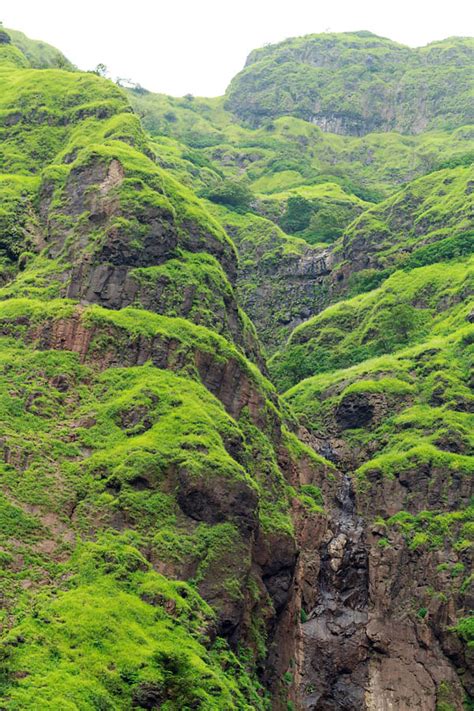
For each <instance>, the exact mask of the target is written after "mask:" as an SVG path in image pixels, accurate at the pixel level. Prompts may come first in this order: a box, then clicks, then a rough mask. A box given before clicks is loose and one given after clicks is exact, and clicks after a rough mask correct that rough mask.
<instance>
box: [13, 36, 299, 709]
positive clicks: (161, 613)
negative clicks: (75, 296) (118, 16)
mask: <svg viewBox="0 0 474 711" xmlns="http://www.w3.org/2000/svg"><path fill="white" fill-rule="evenodd" d="M3 48H4V51H3V57H4V62H3V63H2V65H1V70H0V81H1V82H2V92H1V97H2V98H1V102H2V114H1V115H2V121H1V126H0V130H1V136H2V154H1V163H0V165H1V170H2V171H3V172H2V176H1V180H0V187H1V189H2V197H3V199H2V212H1V214H0V219H1V227H2V230H1V240H2V242H1V248H2V281H3V284H4V288H3V290H2V294H1V298H2V304H1V305H2V314H3V321H2V330H3V333H4V334H6V338H4V339H3V340H2V349H1V370H2V378H1V384H2V404H1V409H2V432H3V433H4V435H5V436H4V447H5V464H4V465H3V466H2V472H1V477H2V486H3V495H2V501H1V510H2V515H1V522H2V528H1V534H2V563H3V566H4V571H5V574H4V576H3V578H2V594H3V596H4V601H5V605H4V613H3V620H2V622H3V624H4V632H5V633H6V639H5V650H6V651H5V655H4V658H3V666H2V674H1V676H0V679H1V685H2V697H3V702H2V703H3V704H4V705H5V707H6V708H12V709H13V708H28V707H33V706H34V707H35V708H49V707H51V706H54V707H61V708H71V709H72V708H84V709H86V708H98V707H101V708H102V707H107V708H129V707H130V706H131V704H132V702H133V703H135V704H136V705H138V706H142V707H149V704H150V703H153V704H160V706H161V707H162V708H166V709H176V711H177V710H178V709H182V708H186V707H193V708H202V709H211V708H216V709H217V708H223V707H225V708H235V709H247V708H248V709H250V708H255V707H258V708H266V705H267V701H266V700H265V697H264V694H263V692H262V690H261V689H260V686H259V684H258V682H257V681H256V679H255V674H254V669H255V666H254V665H255V659H256V657H258V658H263V657H264V655H265V630H264V628H265V622H264V618H263V615H267V614H268V613H269V611H270V610H271V606H272V603H271V600H270V599H269V598H268V596H267V598H266V602H264V603H262V605H261V606H260V607H258V606H257V608H256V609H255V615H254V616H253V617H252V619H251V620H249V625H251V626H252V630H253V631H251V632H249V633H248V641H249V644H250V646H251V651H245V650H244V649H242V650H241V654H240V660H237V658H236V657H235V656H234V655H233V654H232V653H231V652H230V651H229V649H228V647H227V645H226V643H225V642H224V641H222V640H219V639H218V640H217V641H215V639H214V638H215V628H216V624H217V622H216V618H217V616H218V613H219V610H217V612H216V609H214V610H211V608H209V606H208V605H206V603H205V602H204V600H203V599H202V598H201V597H200V595H199V592H198V590H200V589H201V586H202V585H204V586H206V585H207V589H209V585H210V584H212V581H213V580H214V579H215V577H216V574H217V572H216V571H219V576H218V577H219V579H220V583H219V586H218V588H217V589H216V591H214V592H213V593H212V595H213V597H214V598H215V600H214V608H216V607H217V608H219V604H220V601H224V602H223V604H224V605H225V604H228V605H230V606H232V605H233V604H238V603H239V601H240V600H241V599H242V595H244V594H250V595H253V596H254V597H253V599H254V600H257V599H259V597H260V596H261V595H262V594H263V590H262V589H261V588H259V587H258V583H257V582H256V581H255V580H254V579H253V577H252V575H251V574H250V558H249V549H248V541H246V540H244V538H243V533H242V531H241V530H240V528H239V525H238V522H237V521H234V520H233V519H232V518H229V516H227V519H226V517H225V515H224V516H223V518H221V520H222V522H221V523H214V522H211V523H205V522H202V523H200V524H197V523H195V522H194V521H193V520H191V519H190V518H189V517H187V516H185V515H184V514H183V512H182V510H181V508H180V506H179V505H178V502H177V496H178V492H179V486H178V483H179V482H178V481H177V480H176V477H177V476H178V475H181V474H182V475H183V476H184V477H185V480H186V481H188V480H189V481H194V480H196V481H197V480H202V482H203V484H204V485H205V486H208V483H207V482H208V479H209V477H210V476H211V477H214V476H215V478H216V481H218V482H220V485H221V486H223V487H224V488H226V487H227V489H228V491H229V492H231V491H233V487H234V488H235V487H236V490H240V489H239V487H240V488H243V489H244V490H245V491H247V492H249V493H248V495H249V496H250V495H252V496H257V497H259V493H258V492H259V491H261V492H262V499H261V502H260V506H259V515H260V519H261V525H262V532H264V531H272V532H273V533H274V534H276V535H280V536H283V537H287V538H288V537H289V538H291V536H292V523H291V520H290V517H289V506H290V502H291V498H292V497H293V496H297V495H298V494H297V492H296V491H295V490H291V491H290V489H289V488H288V487H287V485H286V483H285V481H284V479H283V477H282V473H281V471H280V469H279V467H278V465H277V460H276V451H275V449H274V447H273V444H272V437H273V432H274V427H275V423H279V422H281V420H280V415H279V414H278V412H277V410H276V408H275V403H276V397H275V393H274V390H273V387H272V386H271V385H270V384H269V383H268V382H267V381H265V379H264V378H263V376H262V375H261V374H260V372H259V371H258V369H257V368H256V366H255V365H254V364H253V363H251V362H250V361H248V360H247V359H246V358H245V356H244V355H243V354H242V351H241V350H240V349H239V348H236V347H235V345H234V344H233V343H231V342H229V341H227V340H225V339H224V338H223V337H222V336H219V335H218V334H216V333H215V332H214V331H213V330H209V329H206V328H205V327H203V326H196V325H195V324H194V323H193V322H192V321H186V320H184V319H182V318H176V317H175V314H174V304H173V302H172V301H171V302H170V303H169V304H168V306H167V314H163V315H158V314H154V313H151V312H147V311H145V310H143V309H138V308H136V309H124V310H121V311H111V310H106V309H102V308H100V307H98V306H91V307H90V308H89V309H87V310H86V311H83V310H80V311H79V312H78V313H80V314H81V318H82V319H83V328H84V329H85V330H86V331H87V329H95V330H96V331H97V330H98V329H100V333H101V336H100V337H98V338H97V340H96V341H94V343H93V344H92V354H91V359H90V360H91V362H92V363H96V361H97V359H98V362H99V363H100V359H101V357H102V356H104V355H106V354H107V353H108V352H109V351H110V348H111V347H113V348H115V349H116V351H117V356H118V357H124V358H125V360H126V358H127V354H128V353H129V349H131V348H133V347H135V348H137V347H138V345H137V344H139V343H143V342H144V340H146V339H150V342H151V341H153V342H154V343H160V344H163V347H164V348H170V349H171V352H172V353H174V357H175V365H172V366H171V367H173V368H174V369H176V370H178V371H179V372H178V373H176V374H174V373H172V372H168V371H163V370H161V369H160V368H158V367H156V366H154V365H151V364H150V365H148V366H146V367H140V368H136V369H134V368H124V369H120V368H117V367H112V368H109V369H108V368H105V370H103V372H98V370H97V367H96V365H95V366H94V365H93V366H90V365H88V366H85V365H82V364H81V363H80V362H79V359H78V357H77V355H76V354H74V353H70V352H68V351H64V352H62V351H54V350H48V349H46V350H36V349H35V345H36V344H35V342H34V340H33V342H32V335H31V334H32V333H35V332H37V329H38V328H39V329H41V328H43V327H45V328H46V330H47V329H48V328H49V327H50V326H52V325H53V324H54V323H55V322H57V321H58V320H61V319H62V322H64V323H67V322H68V319H71V318H74V311H75V307H74V303H73V302H71V301H70V300H67V299H64V298H62V294H63V283H64V279H65V278H66V279H67V278H68V274H69V273H70V271H69V270H70V262H71V260H75V259H77V258H78V256H81V255H86V257H87V259H89V260H90V259H91V258H92V259H93V258H94V255H95V254H100V247H101V245H102V244H104V240H106V239H107V235H108V233H107V232H106V231H104V229H103V228H101V227H100V224H99V228H98V229H91V228H90V226H88V214H81V215H80V216H79V219H78V216H77V214H75V213H74V211H73V205H74V203H73V199H75V197H74V196H75V195H77V190H78V188H80V183H76V184H75V185H76V187H75V188H74V189H73V192H72V193H71V192H70V191H69V192H68V190H69V187H68V186H69V185H70V184H71V181H73V180H75V179H76V176H81V175H83V174H84V171H85V174H87V175H92V176H93V175H94V170H96V171H98V175H99V176H103V172H102V166H104V165H105V166H106V167H107V166H109V167H110V165H111V163H112V162H113V161H117V162H118V163H119V164H120V166H121V167H122V169H123V170H124V172H125V179H124V180H123V182H122V183H121V184H120V186H119V187H118V188H117V189H116V190H115V192H114V200H115V202H113V205H117V204H118V205H120V209H121V216H120V218H119V219H118V220H117V221H116V222H115V223H114V224H113V225H112V228H113V230H115V231H114V232H113V234H119V235H120V236H121V237H120V238H121V239H122V240H123V242H124V243H125V244H127V243H128V245H129V249H130V250H131V253H132V255H133V254H134V253H136V254H137V255H139V254H140V249H141V243H140V240H141V239H142V238H143V239H144V238H145V237H146V234H145V232H146V230H144V225H143V224H142V222H143V217H142V216H143V215H145V214H148V213H147V211H148V210H153V211H154V212H153V215H154V217H155V219H156V217H157V216H158V217H159V219H163V224H165V225H168V224H170V223H171V224H172V225H174V228H175V229H176V230H177V231H178V233H179V235H182V239H183V240H184V239H186V236H187V235H188V234H192V237H193V249H196V244H198V245H199V244H200V245H201V257H200V258H199V249H198V251H197V252H193V253H192V254H188V255H187V256H186V252H180V250H179V249H178V250H177V251H176V252H175V253H174V254H173V255H171V259H169V260H168V261H167V262H166V263H165V264H163V265H161V266H159V267H156V269H157V270H158V271H159V272H160V274H158V275H157V274H155V273H154V272H153V273H152V271H150V269H151V270H152V269H155V267H153V268H143V269H140V268H139V269H137V278H138V279H139V280H142V281H143V282H144V283H145V284H150V288H153V284H154V279H155V278H157V277H158V276H163V275H164V276H165V277H166V278H167V279H168V282H169V284H170V287H171V286H172V287H173V288H174V289H176V290H180V289H182V284H183V283H186V282H188V283H189V280H190V279H191V278H192V279H193V280H194V283H195V285H196V286H197V287H199V288H202V292H201V294H209V295H211V296H215V291H216V290H219V289H222V292H223V295H224V296H225V298H227V297H228V296H229V294H231V292H232V288H231V286H230V283H229V281H228V277H227V276H226V275H225V273H224V271H223V269H222V267H221V266H220V264H219V262H218V260H217V259H216V257H213V256H212V255H211V254H209V253H207V250H208V249H209V250H210V251H211V252H212V251H213V250H215V254H217V255H224V256H225V257H226V259H232V258H233V253H234V247H233V245H232V243H231V242H230V240H229V239H228V237H227V235H226V234H225V232H224V231H223V230H222V228H221V227H220V225H219V224H218V223H217V222H216V221H215V220H214V219H213V218H212V217H211V216H210V214H209V213H208V212H207V211H206V210H205V208H204V207H203V205H202V203H201V202H200V201H199V200H198V199H197V198H196V197H195V196H194V194H193V193H192V192H191V191H190V190H189V189H187V188H186V187H184V186H183V185H181V184H179V183H178V182H177V181H176V180H175V179H174V178H172V177H171V175H170V174H169V173H168V172H166V171H165V170H164V169H163V168H160V167H159V166H158V165H156V164H155V162H154V161H153V160H152V159H153V156H154V152H153V147H152V146H151V145H149V144H148V141H147V138H146V136H145V135H144V133H143V131H142V129H141V127H140V125H139V122H138V120H137V119H136V117H135V116H133V115H132V113H131V110H130V107H129V105H128V102H127V98H126V96H125V95H124V94H123V93H122V92H121V91H120V90H119V89H117V88H116V87H115V86H114V85H113V84H111V83H110V82H107V81H104V80H102V79H101V78H99V77H96V76H94V75H92V74H82V73H78V72H69V71H64V70H60V69H42V70H36V69H32V68H30V67H29V62H28V60H27V58H26V57H25V55H23V54H22V53H21V52H20V50H18V48H16V47H13V46H12V45H4V46H3ZM89 194H90V195H94V194H100V192H99V189H98V186H97V185H94V184H93V185H92V186H91V187H90V188H89ZM71 195H72V198H71ZM45 205H47V210H46V211H45V209H44V206H45ZM41 210H43V211H42V212H41ZM45 218H47V219H46V220H45ZM183 244H184V242H183ZM98 249H99V252H98ZM134 251H135V252H134ZM52 257H54V258H52ZM186 270H187V271H186ZM177 275H178V276H177ZM18 297H20V298H18ZM200 298H201V297H200ZM201 300H203V299H201ZM205 306H206V308H208V309H209V310H212V309H213V304H210V303H207V304H205ZM241 318H242V327H243V328H246V327H248V324H247V322H246V321H245V319H244V316H243V315H241ZM196 320H199V319H196ZM48 324H49V326H48ZM35 329H36V331H35ZM107 333H109V335H107ZM43 348H44V346H43ZM121 349H122V350H121ZM198 351H199V352H201V353H204V354H208V355H209V356H212V358H215V359H216V362H217V364H219V363H220V364H224V363H226V362H227V360H229V361H232V362H234V363H236V364H237V366H238V367H239V368H240V369H241V371H242V373H244V374H246V377H247V378H248V379H249V382H250V383H251V384H252V387H254V388H255V389H256V391H257V392H259V393H260V394H261V396H262V397H263V400H264V401H265V398H267V401H266V402H267V404H266V406H265V407H266V408H267V410H266V415H264V413H263V412H261V414H260V416H262V415H263V416H264V417H268V421H267V423H268V428H266V426H265V425H264V426H263V429H262V430H261V431H259V430H257V429H256V428H255V426H254V425H253V424H252V421H251V418H250V417H249V415H248V413H247V412H246V411H244V412H243V413H242V416H241V418H240V421H239V422H236V421H235V420H233V419H232V418H231V417H230V416H229V415H228V414H227V413H226V412H225V410H224V408H223V406H222V404H221V403H220V402H219V401H218V400H217V399H216V398H215V397H214V396H212V395H211V394H210V393H209V392H208V390H206V389H205V388H204V386H203V385H202V384H201V383H200V382H199V376H198V374H197V371H196V367H195V362H194V355H193V354H194V353H195V352H198ZM171 360H172V358H171ZM180 364H181V365H180ZM180 368H181V370H180ZM276 426H277V427H279V424H277V425H276ZM265 430H266V431H265ZM300 449H301V448H300ZM303 449H304V448H303ZM291 456H292V455H291V454H290V457H291ZM295 456H299V455H298V454H296V455H295ZM308 456H309V455H308ZM180 473H181V474H180ZM179 481H180V480H179ZM252 492H253V493H252ZM122 528H126V529H128V530H130V531H132V532H133V531H134V533H132V532H131V533H130V535H128V534H126V535H124V536H120V535H118V534H114V531H116V530H117V529H119V530H120V529H122ZM263 535H265V534H263ZM96 538H97V539H98V540H97V542H96V543H95V544H92V543H91V542H90V541H91V539H96ZM144 553H146V554H147V558H148V560H149V559H152V560H153V561H154V562H155V566H156V565H158V562H157V561H160V562H159V566H161V569H164V570H166V572H167V574H168V575H169V576H171V577H179V574H180V573H181V574H184V575H185V576H186V577H191V578H192V580H191V583H190V585H191V587H190V586H189V585H187V584H185V583H173V582H170V580H168V579H167V578H165V577H163V576H160V575H158V574H157V573H154V572H152V569H151V566H150V564H149V563H148V562H147V560H145V558H144V557H143V554H144ZM231 554H232V555H233V556H234V559H236V558H238V559H239V560H240V561H241V565H240V566H239V567H238V568H237V569H236V568H235V566H234V565H231V564H230V563H229V560H228V556H229V555H231ZM190 570H191V571H193V573H190V572H189V571H190ZM185 571H187V572H185ZM223 571H224V573H225V574H224V579H222V575H223ZM40 589H41V591H42V592H40ZM248 590H250V592H249V593H248V592H245V591H248ZM111 600H113V603H112V602H111ZM78 620H80V624H79V623H78ZM117 638H118V639H120V640H121V641H123V654H122V652H121V653H120V655H119V656H117V645H116V640H117ZM252 650H253V651H252ZM86 660H87V661H86Z"/></svg>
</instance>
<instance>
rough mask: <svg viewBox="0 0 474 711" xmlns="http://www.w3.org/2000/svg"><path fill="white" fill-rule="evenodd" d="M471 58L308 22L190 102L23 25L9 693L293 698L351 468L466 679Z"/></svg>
mask: <svg viewBox="0 0 474 711" xmlns="http://www.w3.org/2000/svg"><path fill="white" fill-rule="evenodd" d="M471 60H472V42H471V41H470V40H469V39H464V38H451V39H448V40H445V41H443V42H437V43H434V44H431V45H428V46H427V47H424V48H420V49H417V50H410V49H409V48H407V47H403V46H401V45H397V44H395V43H393V42H391V41H390V40H386V39H383V38H379V37H376V36H374V35H372V34H370V33H368V32H359V33H348V34H345V35H333V34H326V35H320V36H316V35H309V36H307V37H303V38H299V39H293V40H287V41H285V42H283V43H280V44H279V45H275V46H269V47H264V48H262V49H260V50H256V51H255V52H253V53H252V54H251V55H250V57H249V59H248V61H247V65H246V67H245V69H244V70H243V71H242V72H241V73H240V74H239V75H238V76H237V77H236V78H235V79H234V80H233V81H232V83H231V85H230V87H229V89H228V91H227V93H226V96H225V97H222V98H216V99H203V98H195V97H192V96H190V95H188V96H187V97H184V98H182V99H177V98H172V97H166V96H162V95H157V94H152V93H150V92H147V91H146V90H144V89H142V88H140V89H139V90H128V91H125V90H123V89H122V88H120V87H118V86H116V85H115V84H113V83H112V82H110V81H107V80H105V79H104V78H103V77H100V76H98V75H97V74H95V73H94V72H86V73H84V72H79V71H77V70H76V69H75V68H74V67H73V66H72V65H71V64H70V63H69V62H68V60H67V59H66V58H65V57H64V56H63V55H62V54H61V53H60V52H58V50H56V49H55V48H52V47H50V46H49V45H46V44H45V43H42V42H35V41H32V40H30V39H28V38H27V37H25V35H23V34H22V33H19V32H15V31H10V30H4V29H1V30H0V139H1V141H0V339H1V348H0V420H1V423H2V437H1V446H2V450H3V461H2V463H1V465H0V476H1V480H2V494H1V497H0V560H1V564H2V569H3V575H2V578H1V582H0V596H1V599H2V613H1V617H0V623H1V625H2V632H3V634H4V646H3V648H2V653H1V666H0V693H1V696H2V702H1V705H2V708H5V709H28V708H31V709H33V708H34V709H43V708H44V709H46V708H61V709H63V708H64V709H71V710H73V709H81V710H82V709H84V710H86V709H109V708H111V709H130V708H145V709H146V708H148V709H152V708H162V709H164V710H169V711H172V710H175V711H178V710H180V711H181V710H183V711H185V710H186V709H201V710H202V711H207V710H212V709H216V711H217V709H224V708H225V709H241V710H244V709H247V710H249V711H250V709H267V708H277V709H279V710H280V709H286V708H288V709H291V708H294V706H293V704H294V703H297V700H298V698H299V697H298V693H299V692H298V691H297V688H296V682H295V678H296V677H297V674H296V672H295V664H296V661H295V657H296V656H297V655H296V653H294V652H292V651H291V650H292V647H291V641H288V638H285V639H286V641H285V642H284V643H282V641H281V637H279V636H278V635H281V631H280V628H279V624H280V622H281V621H283V622H282V629H283V630H284V631H285V633H288V632H287V631H288V628H291V629H293V628H296V627H297V626H298V624H300V623H301V624H302V625H304V623H305V622H307V621H308V613H307V611H306V610H305V608H304V605H303V602H302V598H301V595H303V596H304V587H305V583H304V582H303V583H301V575H303V573H301V570H303V571H304V569H301V568H300V569H299V571H300V572H299V575H300V578H299V579H298V581H297V583H296V585H295V583H294V581H295V579H296V577H297V576H296V573H295V570H296V567H295V566H296V565H297V562H296V561H297V558H298V556H299V561H300V562H299V563H298V565H301V564H304V563H305V560H306V557H307V555H309V554H308V549H307V548H306V549H305V547H304V546H305V545H306V546H307V545H308V538H311V535H312V534H311V533H310V534H309V535H308V533H307V531H313V533H314V532H315V531H316V532H317V535H319V536H321V540H322V538H323V534H324V532H325V531H326V528H325V527H328V528H327V530H330V528H331V526H334V521H332V519H331V517H332V516H337V511H338V507H339V503H338V501H339V500H338V498H337V496H336V497H335V493H334V492H335V488H336V489H337V487H338V486H340V484H341V481H342V477H349V479H350V481H351V482H353V486H354V496H355V501H356V506H357V511H358V515H360V516H361V517H362V518H363V520H364V525H365V526H366V528H367V532H368V533H367V541H368V543H367V545H368V546H372V548H371V552H370V555H372V556H373V555H374V550H375V551H376V554H375V555H377V556H381V559H380V563H381V568H383V566H384V565H385V566H386V567H387V568H388V567H389V564H388V563H387V561H390V560H391V559H390V555H392V554H394V552H398V551H400V550H402V551H403V555H404V556H405V557H404V559H403V560H404V564H405V565H406V567H407V570H409V571H413V572H412V573H410V575H411V576H412V580H410V582H409V583H408V582H406V589H404V588H403V585H402V584H400V583H399V581H397V584H393V585H392V589H393V590H396V591H398V592H397V595H399V597H397V598H396V601H395V602H394V606H395V607H396V614H398V615H400V619H401V620H403V621H404V623H405V621H406V620H407V619H408V620H411V622H412V624H413V625H415V626H417V625H418V627H416V629H417V630H419V626H420V625H422V624H423V625H428V626H430V625H431V627H430V629H432V630H433V634H435V635H436V636H437V638H439V639H441V643H442V644H441V643H440V644H441V646H442V648H443V650H444V651H443V653H444V652H445V653H446V655H447V657H449V660H450V661H449V664H451V666H452V667H453V669H455V670H456V672H457V675H458V677H459V679H460V680H461V681H462V683H463V685H464V686H463V687H462V688H463V689H464V691H463V692H462V693H463V694H464V693H465V694H466V698H467V699H468V701H467V702H466V703H469V693H470V690H472V683H471V681H470V679H471V677H469V671H468V666H469V662H470V660H471V661H472V643H473V641H472V617H471V611H470V600H471V599H472V584H473V580H472V576H471V574H470V573H471V566H472V557H471V556H472V542H473V525H474V524H473V509H472V474H473V473H474V464H473V457H472V455H473V444H474V442H473V439H472V431H473V424H474V423H473V415H472V413H473V408H474V398H473V395H472V384H473V383H472V366H473V350H472V348H473V342H474V341H473V337H474V325H473V321H474V314H473V307H472V293H473V286H474V277H473V273H474V270H473V261H472V260H473V257H472V251H473V245H474V225H473V220H472V216H473V195H474V187H473V186H474V174H473V172H472V158H473V153H472V138H473V135H474V134H473V130H472V127H471V126H469V102H468V99H467V93H466V88H467V87H468V85H469V81H468V73H469V71H470V62H471ZM420 86H422V87H423V97H422V100H421V99H420V94H419V88H420ZM247 314H248V315H247ZM249 316H250V318H249ZM251 319H252V320H251ZM267 356H268V358H267ZM270 356H271V357H270ZM279 393H280V394H279ZM335 512H336V513H335ZM306 527H307V528H306ZM324 535H325V534H324ZM314 536H316V534H315V533H314ZM305 541H306V542H305ZM310 543H311V545H312V546H313V547H316V546H317V545H320V544H321V545H323V544H322V543H321V542H320V541H319V542H318V543H316V538H314V539H312V540H311V541H310ZM326 543H327V541H326ZM311 552H312V549H311V551H310V553H311ZM422 555H423V556H425V560H426V566H425V570H424V574H426V580H425V579H423V580H421V581H420V579H419V577H420V571H419V569H418V568H417V567H416V566H417V565H418V564H419V559H420V556H422ZM384 556H386V558H384ZM309 557H310V556H309ZM301 561H303V563H301ZM417 561H418V562H417ZM311 565H313V563H311ZM311 565H310V570H311ZM395 567H396V566H395ZM313 569H314V565H313ZM417 576H418V577H417ZM303 577H304V575H303ZM427 581H428V582H427ZM298 586H300V587H302V588H303V593H301V590H300V588H299V587H298ZM295 590H296V593H295ZM400 590H401V592H400ZM394 594H395V593H394ZM292 595H293V597H291V596H292ZM298 596H300V597H298ZM470 596H471V597H470ZM397 606H398V607H397ZM287 610H291V615H293V617H291V618H285V614H286V611H287ZM440 610H441V612H440ZM393 614H395V613H393ZM417 634H418V632H417ZM419 634H420V635H421V636H422V632H419ZM423 634H425V633H424V632H423ZM446 640H447V641H446ZM275 649H276V650H277V651H275ZM282 649H283V651H282ZM446 650H448V651H446ZM453 650H454V652H453ZM376 651H377V650H376ZM285 655H286V656H285ZM470 655H471V656H470ZM300 671H301V670H300ZM450 688H451V687H450V686H449V684H447V682H445V681H441V682H440V683H439V684H438V686H437V688H436V699H437V704H438V705H437V709H439V710H442V709H443V710H444V711H448V709H449V710H450V711H453V709H454V711H458V709H459V708H460V706H459V703H461V702H459V699H458V697H456V700H455V702H453V704H458V705H450V704H451V702H452V698H454V697H453V696H452V695H453V694H454V693H455V692H454V691H452V690H451V691H450ZM446 689H448V691H446ZM448 692H449V693H448ZM456 693H457V692H456ZM458 696H459V694H458ZM446 699H448V701H446ZM443 704H444V705H443Z"/></svg>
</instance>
